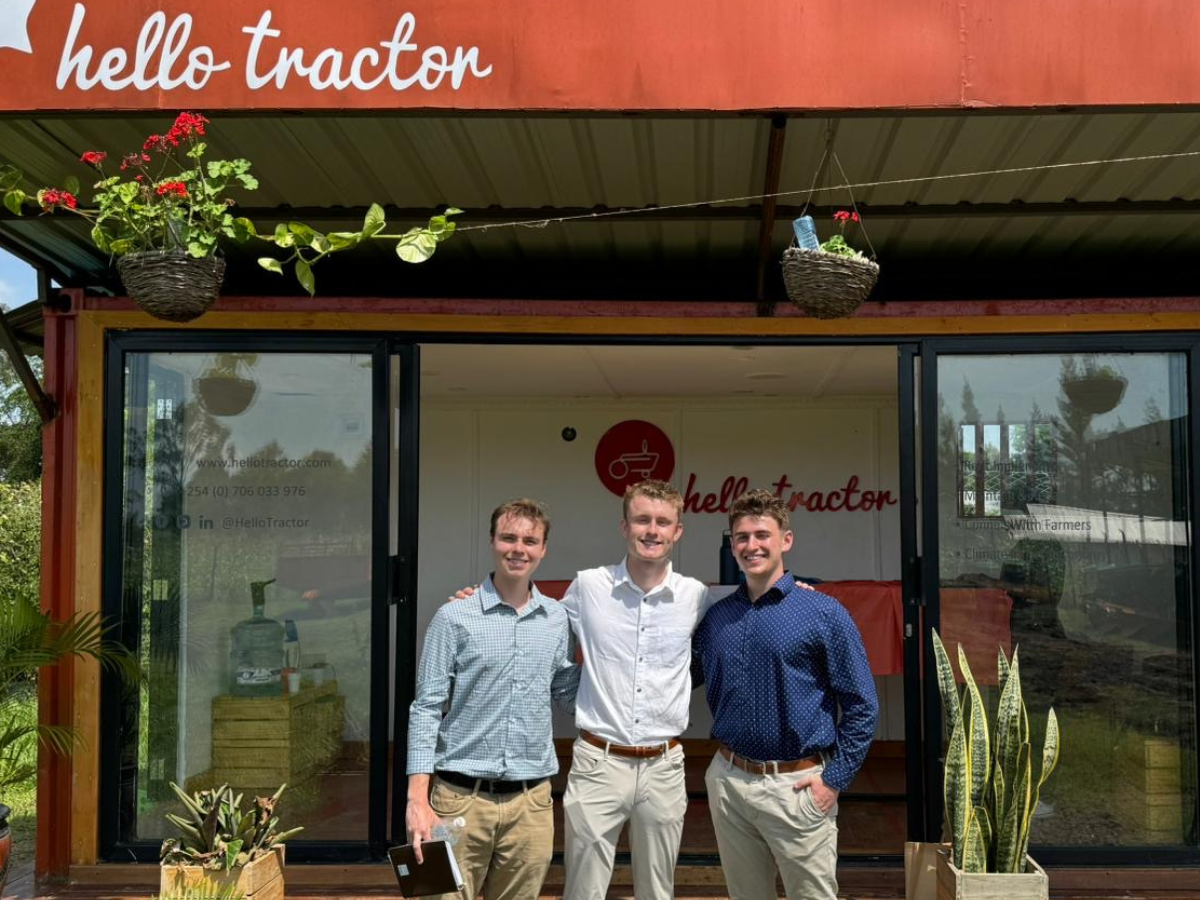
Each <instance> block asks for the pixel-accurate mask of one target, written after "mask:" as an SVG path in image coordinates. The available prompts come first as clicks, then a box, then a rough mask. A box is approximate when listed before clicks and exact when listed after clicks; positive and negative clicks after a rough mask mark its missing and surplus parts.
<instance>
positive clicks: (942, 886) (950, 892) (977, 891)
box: [937, 850, 1050, 900]
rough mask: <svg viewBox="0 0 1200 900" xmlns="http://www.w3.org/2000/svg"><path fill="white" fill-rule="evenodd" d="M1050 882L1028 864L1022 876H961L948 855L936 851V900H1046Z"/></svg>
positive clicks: (1038, 867) (973, 873) (1041, 871)
mask: <svg viewBox="0 0 1200 900" xmlns="http://www.w3.org/2000/svg"><path fill="white" fill-rule="evenodd" d="M1049 897H1050V880H1049V879H1048V878H1047V877H1046V873H1045V872H1044V871H1043V870H1042V867H1041V866H1039V865H1038V864H1037V863H1035V862H1034V861H1033V860H1032V859H1030V860H1029V871H1028V872H1026V873H1024V874H1023V875H1009V874H1004V873H996V872H989V873H983V874H981V873H978V872H963V871H961V870H960V869H958V868H957V867H956V866H955V865H954V862H953V860H952V859H951V857H950V854H949V853H948V852H947V851H945V850H939V851H938V863H937V900H1049Z"/></svg>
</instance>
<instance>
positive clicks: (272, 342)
mask: <svg viewBox="0 0 1200 900" xmlns="http://www.w3.org/2000/svg"><path fill="white" fill-rule="evenodd" d="M234 351H242V352H254V353H311V354H318V353H331V354H333V353H359V354H363V355H369V356H371V358H372V377H371V403H372V410H373V417H372V429H373V431H372V440H371V447H372V456H373V460H372V474H371V480H372V497H373V500H372V511H371V518H372V528H373V533H372V548H371V564H372V571H373V572H386V571H388V530H387V522H388V505H387V504H388V499H387V498H388V483H389V478H388V469H387V461H388V460H389V459H390V457H391V449H390V435H389V430H388V428H387V417H388V413H387V410H388V409H389V408H390V404H389V400H388V371H389V359H388V342H387V339H386V336H384V335H378V334H365V335H354V334H346V333H339V332H332V333H318V334H293V333H287V332H285V333H280V332H271V331H187V332H180V331H135V332H110V333H109V334H108V335H107V337H106V344H105V354H106V355H105V371H104V382H105V394H104V438H103V440H104V460H105V461H104V509H103V512H102V516H103V522H104V525H103V538H102V547H103V550H102V569H103V571H102V573H101V579H102V581H101V584H102V587H103V598H102V610H103V615H104V617H105V619H106V620H108V621H110V622H112V623H114V624H115V630H114V635H115V636H117V638H118V639H119V640H121V641H122V642H124V643H126V644H127V645H129V646H136V645H137V643H138V639H139V635H138V634H137V631H138V629H139V628H140V621H139V619H138V617H137V616H125V615H124V614H123V613H124V609H123V603H124V596H125V595H126V594H127V593H128V591H129V590H130V589H131V587H130V586H129V585H125V584H123V575H124V571H123V569H124V566H123V565H122V560H123V554H124V552H126V548H127V540H126V538H127V537H128V536H129V533H127V532H128V529H127V526H126V524H125V523H124V522H123V516H122V501H123V498H124V497H125V496H126V494H127V493H128V494H131V495H136V496H139V497H140V496H142V494H138V492H137V491H130V490H129V485H126V484H125V480H126V477H144V476H145V473H144V471H143V472H141V475H140V476H137V475H136V473H134V474H133V475H130V473H124V472H123V471H122V468H123V466H122V463H123V461H124V437H125V429H124V427H123V426H124V405H125V404H124V398H125V388H126V383H125V365H126V359H127V356H128V354H141V353H219V352H234ZM134 359H135V360H136V359H138V357H134ZM141 368H145V367H141ZM135 374H137V375H138V378H139V379H140V378H141V377H142V376H143V375H144V373H135ZM139 383H140V381H135V382H134V383H133V384H132V385H131V387H132V388H133V390H134V391H135V394H136V392H137V391H138V389H139ZM142 399H143V402H142V403H141V404H140V408H141V409H143V410H144V409H145V404H144V398H142ZM381 426H382V427H381ZM141 427H142V428H143V429H144V427H145V426H144V421H143V422H142V425H141ZM143 493H144V492H143ZM381 526H382V527H381ZM133 552H136V553H137V554H140V553H142V552H143V550H142V549H140V548H138V549H136V550H135V551H133ZM132 589H133V590H137V591H140V590H141V588H140V586H139V585H133V586H132ZM388 590H389V584H388V580H387V579H386V578H372V586H371V618H372V622H373V623H378V622H380V621H383V622H386V621H387V617H388ZM389 650H390V637H389V633H388V629H387V628H386V627H380V626H378V625H375V626H374V627H372V634H371V654H372V659H376V660H387V658H388V652H389ZM370 683H371V697H370V710H371V728H370V740H371V742H372V753H371V756H370V762H369V764H368V772H367V780H368V789H367V790H368V798H369V799H368V803H369V806H368V810H367V836H366V839H365V840H355V841H298V842H295V843H293V845H292V846H291V847H290V848H289V850H288V856H289V858H290V859H292V860H294V861H296V862H327V863H334V862H353V861H359V860H363V859H379V858H382V857H383V856H384V855H385V854H386V849H387V847H388V838H389V835H388V832H387V826H388V822H387V800H388V791H387V778H388V759H387V753H386V747H387V743H386V736H387V727H388V694H389V689H390V685H389V683H388V667H387V665H386V664H385V665H374V666H372V671H371V682H370ZM122 695H123V692H122V685H121V683H120V681H119V679H118V676H117V675H116V674H115V673H112V672H108V671H102V672H101V690H100V723H101V729H100V731H101V737H100V747H99V751H100V766H99V782H100V783H99V785H98V789H99V809H98V811H97V819H98V823H97V824H98V829H97V837H98V842H99V856H100V858H101V859H104V860H109V861H113V862H130V861H137V862H157V861H158V854H159V848H160V845H161V840H144V839H143V840H138V839H133V840H129V839H126V838H125V836H124V835H125V834H126V833H127V829H128V827H129V823H128V822H123V821H122V817H121V802H120V797H121V790H122V786H121V777H120V775H121V733H122V726H121V722H122V718H121V716H122V713H123V708H122V705H123V696H122ZM376 748H380V749H379V751H378V752H376Z"/></svg>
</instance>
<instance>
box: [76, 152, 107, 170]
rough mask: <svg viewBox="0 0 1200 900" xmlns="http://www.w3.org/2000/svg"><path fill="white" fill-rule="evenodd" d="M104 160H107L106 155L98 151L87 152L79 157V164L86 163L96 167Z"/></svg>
mask: <svg viewBox="0 0 1200 900" xmlns="http://www.w3.org/2000/svg"><path fill="white" fill-rule="evenodd" d="M106 159H108V154H107V153H104V152H102V151H100V150H88V151H87V152H86V153H84V154H83V156H81V157H79V161H80V162H82V163H87V164H88V165H89V166H98V165H100V163H102V162H104V160H106Z"/></svg>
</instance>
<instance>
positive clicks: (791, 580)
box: [730, 569, 796, 603]
mask: <svg viewBox="0 0 1200 900" xmlns="http://www.w3.org/2000/svg"><path fill="white" fill-rule="evenodd" d="M794 590H796V578H795V576H794V575H792V573H791V571H790V570H788V569H784V570H783V575H781V576H780V578H779V580H778V581H776V582H775V583H774V584H773V585H771V586H770V587H769V588H767V591H766V593H765V594H763V595H762V596H761V597H759V598H758V600H756V601H755V603H778V602H780V601H781V600H783V599H784V598H785V597H787V595H788V594H790V593H791V592H792V591H794ZM730 596H733V597H737V598H738V599H739V600H741V601H742V602H743V603H749V602H750V590H749V588H747V587H746V584H745V582H743V583H742V584H741V585H740V586H739V587H738V589H737V590H736V591H735V592H734V593H733V594H731V595H730Z"/></svg>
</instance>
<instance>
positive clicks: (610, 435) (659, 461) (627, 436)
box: [596, 419, 675, 497]
mask: <svg viewBox="0 0 1200 900" xmlns="http://www.w3.org/2000/svg"><path fill="white" fill-rule="evenodd" d="M674 471H675V448H674V447H672V446H671V439H670V438H668V437H667V436H666V434H665V433H664V432H663V430H662V429H661V428H659V427H658V426H657V425H653V424H651V423H650V422H643V421H642V420H641V419H627V420H626V421H624V422H618V423H617V424H616V425H614V426H613V427H612V428H610V429H608V431H606V432H604V437H602V438H600V441H599V442H598V443H597V444H596V474H597V475H599V476H600V482H601V483H602V484H603V485H604V486H605V487H606V488H608V489H609V490H610V491H612V492H613V493H614V494H616V495H617V496H618V497H624V496H625V488H627V487H629V485H631V484H637V483H638V482H639V481H644V480H645V479H647V478H657V479H659V480H661V481H668V480H670V478H671V475H672V473H673V472H674Z"/></svg>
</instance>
